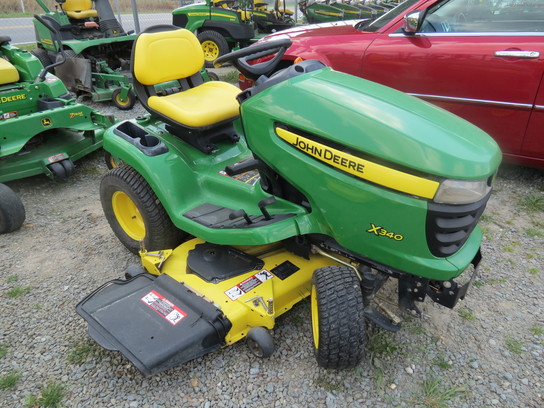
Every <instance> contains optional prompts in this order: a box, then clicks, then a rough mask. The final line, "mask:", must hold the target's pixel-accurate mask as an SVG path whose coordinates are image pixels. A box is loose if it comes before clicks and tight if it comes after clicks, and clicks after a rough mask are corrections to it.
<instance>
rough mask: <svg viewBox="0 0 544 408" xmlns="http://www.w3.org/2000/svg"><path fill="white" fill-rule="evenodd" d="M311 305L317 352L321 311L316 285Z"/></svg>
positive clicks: (313, 289)
mask: <svg viewBox="0 0 544 408" xmlns="http://www.w3.org/2000/svg"><path fill="white" fill-rule="evenodd" d="M310 303H311V309H312V334H313V336H314V347H315V348H316V350H317V349H318V348H319V311H318V309H317V293H316V290H315V286H314V285H312V294H311V298H310Z"/></svg>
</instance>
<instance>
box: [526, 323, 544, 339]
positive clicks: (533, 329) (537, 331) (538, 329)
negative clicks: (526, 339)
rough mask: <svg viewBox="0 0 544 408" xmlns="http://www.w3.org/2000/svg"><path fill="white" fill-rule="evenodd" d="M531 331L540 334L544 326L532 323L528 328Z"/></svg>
mask: <svg viewBox="0 0 544 408" xmlns="http://www.w3.org/2000/svg"><path fill="white" fill-rule="evenodd" d="M529 331H530V332H531V333H533V334H534V335H535V336H542V335H543V334H544V327H542V326H537V325H534V326H533V327H531V328H530V329H529Z"/></svg>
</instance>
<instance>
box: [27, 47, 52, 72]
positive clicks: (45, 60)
mask: <svg viewBox="0 0 544 408" xmlns="http://www.w3.org/2000/svg"><path fill="white" fill-rule="evenodd" d="M30 53H31V54H32V55H34V56H35V57H36V58H38V60H40V62H41V63H42V65H43V67H44V68H45V67H48V66H49V65H51V64H53V62H52V61H51V58H49V54H48V53H47V51H45V50H44V49H43V48H35V49H33V50H32V51H30Z"/></svg>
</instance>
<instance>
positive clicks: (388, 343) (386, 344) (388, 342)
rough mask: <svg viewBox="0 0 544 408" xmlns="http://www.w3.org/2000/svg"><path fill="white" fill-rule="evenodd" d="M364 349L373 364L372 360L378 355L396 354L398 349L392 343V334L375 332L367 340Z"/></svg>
mask: <svg viewBox="0 0 544 408" xmlns="http://www.w3.org/2000/svg"><path fill="white" fill-rule="evenodd" d="M366 349H367V352H368V355H369V357H370V361H371V362H372V363H373V364H374V360H375V359H376V357H378V356H379V355H382V354H393V353H396V352H397V351H398V349H399V348H398V346H397V345H396V344H395V343H393V339H392V334H391V333H390V332H388V331H376V332H374V333H372V334H371V335H370V337H369V338H368V343H367V345H366Z"/></svg>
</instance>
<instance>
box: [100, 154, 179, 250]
mask: <svg viewBox="0 0 544 408" xmlns="http://www.w3.org/2000/svg"><path fill="white" fill-rule="evenodd" d="M100 201H101V202H102V208H103V209H104V214H105V216H106V219H107V220H108V222H109V224H110V226H111V229H112V230H113V232H114V234H115V235H116V236H117V238H118V239H119V241H121V243H122V244H123V245H124V246H126V247H127V248H128V249H129V250H130V251H131V252H133V253H135V254H137V253H138V251H139V250H140V243H139V242H140V240H143V241H144V245H145V248H146V249H147V250H149V251H157V250H161V249H173V248H176V247H177V246H178V245H179V244H180V243H181V242H182V241H183V239H184V238H185V236H186V234H185V232H183V231H181V230H179V229H178V228H176V226H175V225H174V224H173V223H172V221H171V220H170V217H169V216H168V213H167V212H166V210H165V209H164V207H163V206H162V204H161V203H160V201H159V199H158V198H157V196H156V195H155V192H154V191H153V189H152V188H151V186H150V185H149V184H148V183H147V182H146V181H145V179H144V178H143V177H142V176H141V175H140V174H139V173H138V172H137V171H136V170H134V169H133V168H132V167H130V166H128V165H127V164H121V165H120V166H119V167H116V168H114V169H112V170H110V171H109V172H108V173H106V175H105V176H104V178H103V179H102V182H101V184H100Z"/></svg>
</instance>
